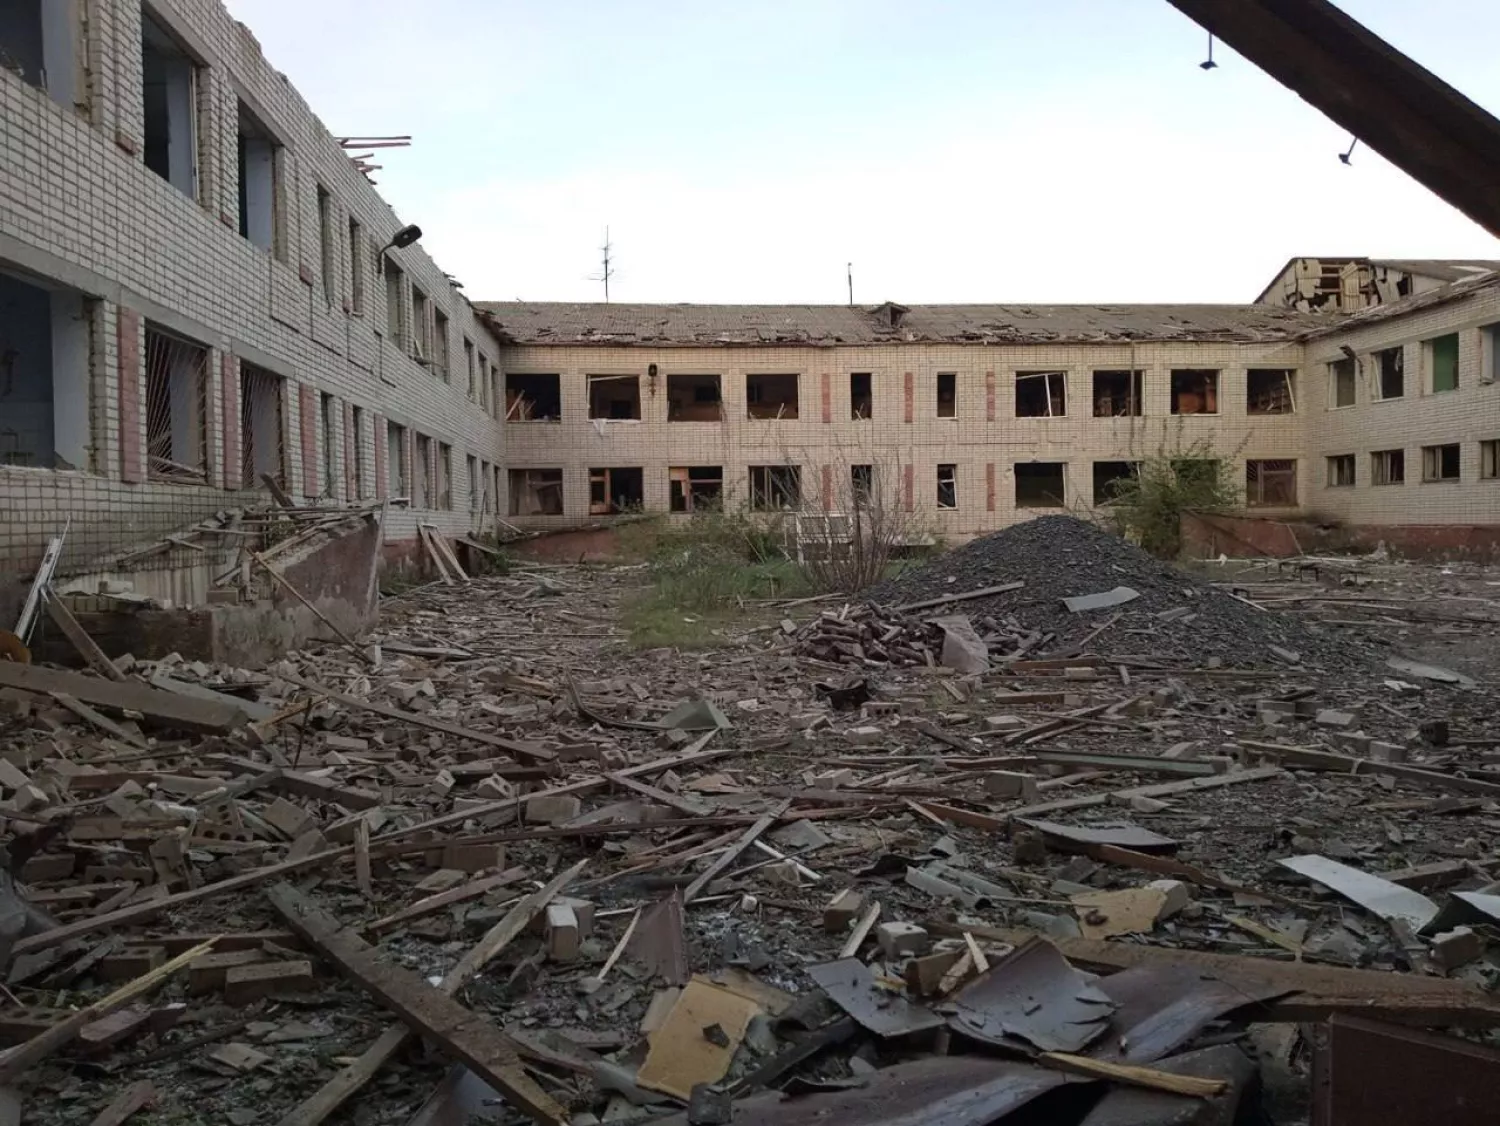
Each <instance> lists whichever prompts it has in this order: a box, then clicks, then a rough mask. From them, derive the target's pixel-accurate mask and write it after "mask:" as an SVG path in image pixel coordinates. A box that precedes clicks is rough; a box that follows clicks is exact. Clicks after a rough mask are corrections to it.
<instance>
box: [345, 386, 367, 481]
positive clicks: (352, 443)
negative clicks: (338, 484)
mask: <svg viewBox="0 0 1500 1126" xmlns="http://www.w3.org/2000/svg"><path fill="white" fill-rule="evenodd" d="M364 435H365V411H364V408H363V407H351V408H350V410H349V433H348V434H347V435H346V438H345V440H346V441H347V442H348V443H349V455H348V465H349V468H350V470H351V471H352V472H353V474H354V480H353V481H351V482H350V484H349V496H350V497H351V498H352V499H355V500H364V499H365V496H366V493H365V449H364V444H365V439H364Z"/></svg>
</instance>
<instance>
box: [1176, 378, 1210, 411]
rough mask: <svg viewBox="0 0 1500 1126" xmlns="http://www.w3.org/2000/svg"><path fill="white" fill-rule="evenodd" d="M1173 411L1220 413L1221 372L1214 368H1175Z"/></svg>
mask: <svg viewBox="0 0 1500 1126" xmlns="http://www.w3.org/2000/svg"><path fill="white" fill-rule="evenodd" d="M1172 413H1173V414H1218V413H1219V373H1218V372H1217V371H1216V370H1214V369H1213V368H1173V369H1172Z"/></svg>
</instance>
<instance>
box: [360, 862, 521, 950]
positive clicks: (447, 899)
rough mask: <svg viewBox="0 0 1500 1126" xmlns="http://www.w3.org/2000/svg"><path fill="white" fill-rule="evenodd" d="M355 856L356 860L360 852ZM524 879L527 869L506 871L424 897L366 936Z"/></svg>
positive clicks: (375, 925) (373, 925)
mask: <svg viewBox="0 0 1500 1126" xmlns="http://www.w3.org/2000/svg"><path fill="white" fill-rule="evenodd" d="M355 856H356V860H357V858H358V852H357V851H356V853H355ZM525 875H526V869H525V868H507V869H505V871H503V872H496V873H495V874H494V875H490V876H480V877H479V878H478V879H474V880H470V881H469V882H468V883H465V884H459V886H458V887H456V888H449V889H448V890H447V891H440V892H438V893H437V894H436V895H428V896H424V897H423V898H421V899H419V900H417V901H416V902H415V903H411V904H408V905H407V906H405V907H403V908H401V910H399V911H396V912H393V913H392V914H389V915H387V916H385V918H383V919H376V920H375V921H374V922H373V923H371V924H370V925H369V926H367V927H365V928H363V929H364V932H365V933H366V934H369V935H376V934H379V933H380V932H381V931H388V930H390V929H391V928H392V927H399V926H400V925H401V924H402V923H409V922H411V921H412V920H413V919H420V918H421V917H422V916H423V915H430V914H432V912H434V911H441V910H442V909H443V908H444V907H449V906H452V905H453V904H455V903H463V902H464V901H466V900H469V899H478V898H479V897H480V896H481V895H485V894H487V893H489V892H492V891H494V890H495V889H496V888H503V887H506V886H507V885H509V884H513V883H515V882H516V881H517V880H519V879H522V878H523V877H524V876H525Z"/></svg>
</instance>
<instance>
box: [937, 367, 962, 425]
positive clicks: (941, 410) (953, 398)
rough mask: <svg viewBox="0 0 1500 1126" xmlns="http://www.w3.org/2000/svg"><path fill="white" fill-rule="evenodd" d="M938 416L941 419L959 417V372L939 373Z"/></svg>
mask: <svg viewBox="0 0 1500 1126" xmlns="http://www.w3.org/2000/svg"><path fill="white" fill-rule="evenodd" d="M937 416H938V417H939V418H957V417H958V372H956V371H940V372H938V373H937Z"/></svg>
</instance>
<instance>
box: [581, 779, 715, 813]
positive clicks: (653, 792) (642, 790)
mask: <svg viewBox="0 0 1500 1126" xmlns="http://www.w3.org/2000/svg"><path fill="white" fill-rule="evenodd" d="M604 777H606V778H608V779H609V780H610V781H611V782H613V783H614V784H615V785H617V786H623V787H625V789H627V790H633V791H635V792H636V793H638V794H640V795H642V796H643V797H648V798H650V799H651V800H652V801H654V802H656V803H658V804H659V805H664V806H667V807H668V808H669V809H675V810H676V811H677V812H678V813H681V814H683V815H684V816H685V817H706V816H707V815H708V814H710V813H712V812H713V807H712V806H711V805H709V804H708V803H707V802H701V801H693V800H691V799H690V798H682V797H678V796H677V795H676V794H669V793H667V791H665V790H662V789H659V788H658V787H656V786H652V785H649V784H648V783H645V782H638V781H636V780H635V779H634V778H629V777H626V776H625V775H623V774H620V773H619V772H618V771H617V772H615V773H612V774H606V775H605V776H604Z"/></svg>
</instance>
